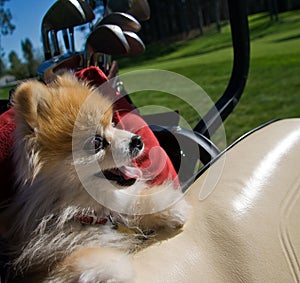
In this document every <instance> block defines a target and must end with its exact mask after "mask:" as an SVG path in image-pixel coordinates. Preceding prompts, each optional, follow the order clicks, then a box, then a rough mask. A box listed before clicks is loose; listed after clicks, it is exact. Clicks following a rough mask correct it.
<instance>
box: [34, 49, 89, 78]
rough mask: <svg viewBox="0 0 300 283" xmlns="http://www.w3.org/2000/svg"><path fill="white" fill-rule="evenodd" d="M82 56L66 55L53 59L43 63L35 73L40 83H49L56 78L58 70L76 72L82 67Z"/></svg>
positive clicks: (75, 54)
mask: <svg viewBox="0 0 300 283" xmlns="http://www.w3.org/2000/svg"><path fill="white" fill-rule="evenodd" d="M83 62H84V54H83V53H82V52H81V53H66V54H64V55H61V56H57V57H53V58H51V59H49V60H47V61H44V62H43V63H42V64H40V66H39V67H38V70H37V73H38V76H39V77H40V79H41V80H42V81H44V82H45V83H50V82H51V81H53V79H54V78H55V77H56V73H57V72H58V71H59V70H63V69H64V70H72V71H76V70H78V69H81V68H82V67H83Z"/></svg>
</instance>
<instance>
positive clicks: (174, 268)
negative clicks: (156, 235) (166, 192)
mask: <svg viewBox="0 0 300 283" xmlns="http://www.w3.org/2000/svg"><path fill="white" fill-rule="evenodd" d="M299 162H300V119H288V120H281V121H277V122H274V123H271V124H269V125H268V126H265V127H263V128H261V129H260V130H257V131H255V132H254V133H252V134H251V135H249V136H247V137H245V138H244V139H242V140H241V141H240V142H238V143H237V144H236V145H235V146H233V147H232V148H231V149H229V150H228V151H227V152H226V153H225V154H223V155H222V157H221V158H219V159H218V160H217V161H216V162H215V163H214V164H213V165H212V166H211V167H210V168H209V169H208V170H206V171H205V173H204V174H203V175H202V176H201V177H200V178H199V179H198V180H197V181H196V182H195V183H194V184H193V185H192V186H191V187H190V188H189V189H188V190H187V192H186V195H185V198H186V200H187V201H188V202H189V203H190V204H191V206H192V209H191V213H190V217H189V220H188V221H187V223H186V224H185V226H184V227H183V229H182V231H181V232H180V233H178V234H177V235H173V236H172V237H169V238H168V237H167V238H165V239H164V240H161V241H160V242H158V243H156V244H153V245H151V246H149V247H147V248H145V249H144V250H142V251H140V252H138V253H137V254H136V255H135V257H134V268H135V272H136V282H143V283H145V282H153V283H154V282H155V283H159V282H168V283H171V282H172V283H179V282H192V283H197V282H205V283H208V282H218V283H220V282H221V283H223V282H264V283H265V282H272V283H274V282H278V283H288V282H300V269H299V264H300V221H299V219H300V174H299V173H300V172H299V171H300V170H299V167H300V166H299Z"/></svg>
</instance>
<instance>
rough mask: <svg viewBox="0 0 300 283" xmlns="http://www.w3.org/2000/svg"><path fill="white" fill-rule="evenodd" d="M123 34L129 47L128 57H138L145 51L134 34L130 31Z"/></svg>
mask: <svg viewBox="0 0 300 283" xmlns="http://www.w3.org/2000/svg"><path fill="white" fill-rule="evenodd" d="M123 33H124V35H125V38H126V40H127V42H128V44H129V47H130V49H129V52H128V54H129V55H138V54H142V53H143V52H144V51H145V45H144V43H143V41H142V40H141V38H140V37H139V36H138V35H137V34H136V33H134V32H131V31H124V32H123Z"/></svg>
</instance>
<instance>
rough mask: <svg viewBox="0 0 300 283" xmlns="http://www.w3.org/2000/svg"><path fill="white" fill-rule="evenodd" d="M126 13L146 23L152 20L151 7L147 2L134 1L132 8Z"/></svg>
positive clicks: (142, 0) (144, 0)
mask: <svg viewBox="0 0 300 283" xmlns="http://www.w3.org/2000/svg"><path fill="white" fill-rule="evenodd" d="M115 1H116V0H115ZM126 12H127V13H128V14H130V15H132V16H134V17H135V18H136V19H138V20H139V21H146V20H149V18H150V7H149V4H148V1H147V0H132V2H131V7H130V8H129V9H128V10H127V11H126Z"/></svg>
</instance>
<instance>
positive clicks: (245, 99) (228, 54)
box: [120, 11, 300, 144]
mask: <svg viewBox="0 0 300 283" xmlns="http://www.w3.org/2000/svg"><path fill="white" fill-rule="evenodd" d="M249 24H250V31H251V62H250V73H249V79H248V82H247V85H246V88H245V91H244V94H243V96H242V98H241V100H240V102H239V104H238V105H237V107H236V108H235V110H234V111H233V113H232V114H231V115H230V116H229V117H228V119H227V120H226V122H225V129H226V136H227V144H230V143H232V142H233V141H234V140H235V139H237V138H238V137H240V136H241V135H242V134H244V133H245V132H247V131H249V130H251V129H253V128H255V127H257V126H259V125H261V124H263V123H265V122H268V121H270V120H273V119H277V118H290V117H300V75H299V74H300V48H299V47H300V13H299V11H292V12H287V13H283V14H281V15H280V20H279V22H276V23H271V22H270V21H269V16H268V15H267V14H259V15H254V16H250V17H249ZM160 46H162V45H160ZM166 49H168V47H166ZM155 52H157V49H155V46H150V50H149V53H150V55H149V54H147V51H146V54H145V60H142V59H141V56H139V57H137V58H136V60H134V59H133V60H132V61H133V62H132V63H131V66H128V59H126V61H122V60H121V61H120V69H121V71H122V72H123V73H126V72H129V71H132V70H142V69H163V70H169V71H173V72H176V73H178V74H181V75H183V76H186V77H187V78H189V79H191V80H193V81H194V82H196V83H197V84H199V85H200V86H201V87H202V88H203V89H204V90H205V91H206V92H207V94H209V96H210V97H211V99H212V100H213V101H216V100H217V98H219V97H220V96H221V94H222V93H223V91H224V89H225V87H226V85H227V83H228V80H229V77H230V73H231V66H232V50H231V38H230V29H229V27H228V25H227V26H225V27H223V30H222V33H221V34H216V33H213V32H212V31H211V32H208V33H207V34H206V35H205V36H203V37H199V38H195V39H192V40H189V41H187V42H184V43H180V44H177V45H175V46H173V47H172V48H169V53H168V52H165V50H163V51H161V52H158V53H159V56H157V57H155V56H154V54H155ZM122 63H124V67H123V66H122ZM174 83H175V84H176V82H174ZM195 95H197V94H195ZM132 97H133V100H134V102H135V103H136V104H137V105H138V106H144V105H149V104H156V105H163V106H165V107H169V108H172V109H179V110H180V113H181V114H182V115H183V116H184V118H185V119H186V120H187V121H188V123H189V124H190V125H191V126H194V125H195V124H196V123H197V121H198V119H199V117H197V116H195V113H194V112H193V111H191V109H188V107H187V105H184V104H183V103H182V101H180V100H178V99H176V100H173V98H172V97H170V96H169V97H168V96H165V95H163V94H161V93H150V92H148V93H144V94H143V95H140V94H139V93H138V94H134V95H133V96H132Z"/></svg>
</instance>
